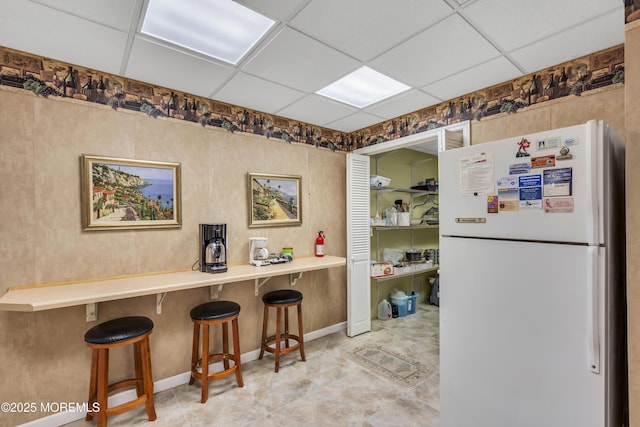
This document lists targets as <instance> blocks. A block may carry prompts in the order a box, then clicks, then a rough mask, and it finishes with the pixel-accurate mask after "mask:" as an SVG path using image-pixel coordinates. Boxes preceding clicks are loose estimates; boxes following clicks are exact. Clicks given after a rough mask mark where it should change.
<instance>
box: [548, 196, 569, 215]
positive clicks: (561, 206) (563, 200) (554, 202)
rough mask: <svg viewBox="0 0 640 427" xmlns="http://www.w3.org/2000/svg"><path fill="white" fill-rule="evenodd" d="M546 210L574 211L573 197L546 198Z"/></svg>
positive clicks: (557, 211)
mask: <svg viewBox="0 0 640 427" xmlns="http://www.w3.org/2000/svg"><path fill="white" fill-rule="evenodd" d="M544 211H545V212H546V213H571V212H573V197H558V198H546V199H544Z"/></svg>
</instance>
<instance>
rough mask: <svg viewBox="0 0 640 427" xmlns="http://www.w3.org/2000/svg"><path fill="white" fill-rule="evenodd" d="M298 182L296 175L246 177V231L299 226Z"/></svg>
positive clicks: (250, 175) (299, 189)
mask: <svg viewBox="0 0 640 427" xmlns="http://www.w3.org/2000/svg"><path fill="white" fill-rule="evenodd" d="M301 180H302V178H301V177H300V176H297V175H273V174H261V173H247V182H248V187H249V188H248V193H249V227H273V226H283V225H300V224H302V204H301V203H302V201H301V198H300V195H301V187H300V186H301Z"/></svg>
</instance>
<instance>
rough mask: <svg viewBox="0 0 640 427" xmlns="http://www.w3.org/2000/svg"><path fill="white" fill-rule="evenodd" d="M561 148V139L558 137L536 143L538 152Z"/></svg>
mask: <svg viewBox="0 0 640 427" xmlns="http://www.w3.org/2000/svg"><path fill="white" fill-rule="evenodd" d="M559 146H560V138H559V137H557V136H556V137H553V138H545V139H539V140H537V141H536V147H537V148H538V150H552V149H554V148H558V147H559Z"/></svg>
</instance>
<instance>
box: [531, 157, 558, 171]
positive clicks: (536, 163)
mask: <svg viewBox="0 0 640 427" xmlns="http://www.w3.org/2000/svg"><path fill="white" fill-rule="evenodd" d="M555 165H556V155H555V154H548V155H546V156H537V157H532V158H531V167H532V168H550V167H553V166H555Z"/></svg>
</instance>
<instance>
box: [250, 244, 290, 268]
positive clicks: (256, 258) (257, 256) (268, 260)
mask: <svg viewBox="0 0 640 427" xmlns="http://www.w3.org/2000/svg"><path fill="white" fill-rule="evenodd" d="M268 240H269V239H268V238H267V237H249V264H252V265H255V266H258V267H259V266H261V265H270V264H282V263H285V262H291V261H292V260H293V255H291V254H283V253H281V254H275V253H269V249H267V241H268Z"/></svg>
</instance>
